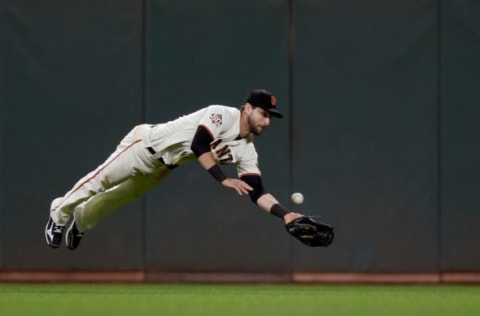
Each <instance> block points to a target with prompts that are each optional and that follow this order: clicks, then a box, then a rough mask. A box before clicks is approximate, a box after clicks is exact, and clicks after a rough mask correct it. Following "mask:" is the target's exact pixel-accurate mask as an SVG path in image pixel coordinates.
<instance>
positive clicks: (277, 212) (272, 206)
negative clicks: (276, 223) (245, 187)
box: [240, 174, 302, 223]
mask: <svg viewBox="0 0 480 316" xmlns="http://www.w3.org/2000/svg"><path fill="white" fill-rule="evenodd" d="M240 179H242V180H243V181H245V182H246V183H248V184H249V185H250V186H251V187H252V188H253V189H252V190H251V191H250V192H249V195H250V199H251V200H252V202H253V203H255V204H256V205H257V206H258V207H259V208H260V209H262V210H264V211H265V212H267V213H270V214H272V215H274V216H277V217H280V218H282V219H283V220H284V222H285V223H289V222H291V221H293V220H294V219H296V218H298V217H301V216H302V215H301V214H299V213H295V212H293V211H291V210H288V209H287V208H285V207H284V206H283V205H282V204H280V202H279V201H278V200H277V199H276V198H275V197H274V196H273V195H272V194H271V193H268V192H265V189H264V188H263V184H262V177H261V176H260V175H259V174H244V175H242V176H241V177H240Z"/></svg>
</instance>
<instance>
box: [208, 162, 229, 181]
mask: <svg viewBox="0 0 480 316" xmlns="http://www.w3.org/2000/svg"><path fill="white" fill-rule="evenodd" d="M207 171H208V173H210V174H211V175H212V177H214V178H215V180H217V181H218V182H220V183H222V182H223V180H225V179H226V178H227V176H226V175H225V174H224V173H223V171H222V168H220V167H219V166H218V165H214V166H213V167H210V168H209V169H208V170H207Z"/></svg>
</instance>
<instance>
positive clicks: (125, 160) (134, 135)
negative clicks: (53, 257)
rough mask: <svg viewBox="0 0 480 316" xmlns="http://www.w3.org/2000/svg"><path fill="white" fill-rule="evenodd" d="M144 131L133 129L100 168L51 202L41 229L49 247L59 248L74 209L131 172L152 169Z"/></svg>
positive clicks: (120, 180)
mask: <svg viewBox="0 0 480 316" xmlns="http://www.w3.org/2000/svg"><path fill="white" fill-rule="evenodd" d="M148 129H149V127H148V126H147V125H139V126H136V127H135V128H134V129H132V130H131V131H130V132H129V133H128V134H127V136H125V137H124V139H122V141H121V142H120V144H119V145H118V146H117V149H116V150H115V152H114V153H113V154H111V155H110V157H109V158H108V159H107V160H106V161H105V162H104V163H103V164H101V165H100V166H99V167H97V168H96V169H95V170H94V171H92V172H90V173H89V174H88V175H86V176H85V177H83V178H82V179H80V180H79V181H78V182H77V183H76V184H75V185H74V186H73V188H72V189H71V190H70V191H68V192H67V193H66V194H65V195H64V196H63V197H60V198H56V199H54V200H53V202H52V204H51V209H50V218H49V221H48V223H47V226H46V228H45V237H46V240H47V244H48V245H49V246H51V247H53V248H58V246H60V243H61V240H62V237H63V229H64V227H65V225H66V224H67V222H68V221H69V219H70V216H71V214H72V213H73V211H74V209H75V207H76V206H77V205H79V204H80V203H82V202H84V201H87V200H88V199H89V198H91V197H92V196H94V195H96V194H98V193H100V192H104V191H106V190H108V189H109V188H111V187H114V186H115V185H118V184H119V183H121V182H123V181H125V179H128V178H129V177H131V176H132V175H133V174H134V173H135V170H138V171H140V172H144V173H148V172H151V171H152V170H153V169H154V168H155V162H152V160H151V158H150V156H148V154H147V152H146V149H145V148H144V145H143V141H142V138H143V136H144V134H145V132H146V131H147V130H148Z"/></svg>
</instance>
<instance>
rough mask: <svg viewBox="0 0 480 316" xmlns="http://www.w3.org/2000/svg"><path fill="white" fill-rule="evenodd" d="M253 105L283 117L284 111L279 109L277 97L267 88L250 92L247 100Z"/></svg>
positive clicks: (246, 101)
mask: <svg viewBox="0 0 480 316" xmlns="http://www.w3.org/2000/svg"><path fill="white" fill-rule="evenodd" d="M245 103H250V104H251V105H253V106H256V107H259V108H262V109H264V110H265V111H267V112H268V113H270V114H271V115H272V116H275V117H278V118H282V117H283V115H282V113H280V112H278V111H277V108H276V107H277V98H276V97H275V96H274V95H273V94H271V93H270V92H268V91H267V90H265V89H255V90H253V91H252V92H250V93H249V94H248V96H247V99H246V100H245Z"/></svg>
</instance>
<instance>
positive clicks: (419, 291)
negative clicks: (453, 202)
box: [0, 284, 480, 316]
mask: <svg viewBox="0 0 480 316" xmlns="http://www.w3.org/2000/svg"><path fill="white" fill-rule="evenodd" d="M0 315H5V316H7V315H8V316H18V315H25V316H27V315H28V316H41V315H49V316H55V315H68V316H76V315H82V316H85V315H88V316H95V315H105V316H110V315H111V316H120V315H132V316H134V315H142V316H143V315H172V316H182V315H198V316H200V315H227V316H240V315H241V316H255V315H262V316H269V315H272V316H273V315H275V316H281V315H289V316H297V315H298V316H301V315H316V316H323V315H328V316H338V315H365V316H366V315H402V316H406V315H423V316H425V315H432V316H433V315H435V316H441V315H448V316H452V315H455V316H457V315H480V286H452V285H448V286H447V285H440V286H434V285H428V286H419V285H409V286H404V285H402V286H400V285H391V286H378V285H355V286H346V285H165V284H146V285H145V284H141V285H140V284H130V285H117V284H111V285H108V284H0Z"/></svg>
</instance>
